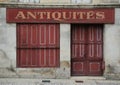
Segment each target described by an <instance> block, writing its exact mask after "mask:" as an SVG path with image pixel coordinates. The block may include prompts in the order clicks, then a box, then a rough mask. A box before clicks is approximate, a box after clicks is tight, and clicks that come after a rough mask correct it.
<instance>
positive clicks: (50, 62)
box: [17, 24, 59, 67]
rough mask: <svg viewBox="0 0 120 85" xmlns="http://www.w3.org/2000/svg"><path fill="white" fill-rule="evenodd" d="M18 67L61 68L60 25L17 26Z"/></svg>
mask: <svg viewBox="0 0 120 85" xmlns="http://www.w3.org/2000/svg"><path fill="white" fill-rule="evenodd" d="M17 56H18V57H17V58H18V60H17V61H18V67H57V66H59V24H17Z"/></svg>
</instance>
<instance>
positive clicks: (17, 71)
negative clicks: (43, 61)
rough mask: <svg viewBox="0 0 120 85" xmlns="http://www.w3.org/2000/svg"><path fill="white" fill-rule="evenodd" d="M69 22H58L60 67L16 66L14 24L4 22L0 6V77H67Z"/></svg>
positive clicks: (2, 9) (4, 13)
mask: <svg viewBox="0 0 120 85" xmlns="http://www.w3.org/2000/svg"><path fill="white" fill-rule="evenodd" d="M69 42H70V24H60V46H61V48H60V68H40V69H39V68H33V69H30V68H27V69H26V68H16V24H10V23H9V24H7V23H6V8H0V77H29V78H30V77H34V78H38V77H39V78H69V77H70V43H69Z"/></svg>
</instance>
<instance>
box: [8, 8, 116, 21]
mask: <svg viewBox="0 0 120 85" xmlns="http://www.w3.org/2000/svg"><path fill="white" fill-rule="evenodd" d="M7 22H8V23H31V22H32V23H114V9H110V8H108V9H103V8H102V9H100V8H93V9H75V8H73V9H68V8H64V9H62V8H39V9H27V8H7Z"/></svg>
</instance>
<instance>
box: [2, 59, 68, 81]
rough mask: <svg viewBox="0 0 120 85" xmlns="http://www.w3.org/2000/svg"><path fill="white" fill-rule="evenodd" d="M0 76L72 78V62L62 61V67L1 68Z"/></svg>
mask: <svg viewBox="0 0 120 85" xmlns="http://www.w3.org/2000/svg"><path fill="white" fill-rule="evenodd" d="M0 78H42V79H44V78H45V79H48V78H49V79H68V78H70V63H69V62H68V61H62V62H61V64H60V68H13V67H11V68H0Z"/></svg>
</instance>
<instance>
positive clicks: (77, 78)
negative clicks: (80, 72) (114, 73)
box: [70, 76, 106, 81]
mask: <svg viewBox="0 0 120 85" xmlns="http://www.w3.org/2000/svg"><path fill="white" fill-rule="evenodd" d="M70 79H71V80H75V81H84V80H106V78H105V77H103V76H76V77H71V78H70Z"/></svg>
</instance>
